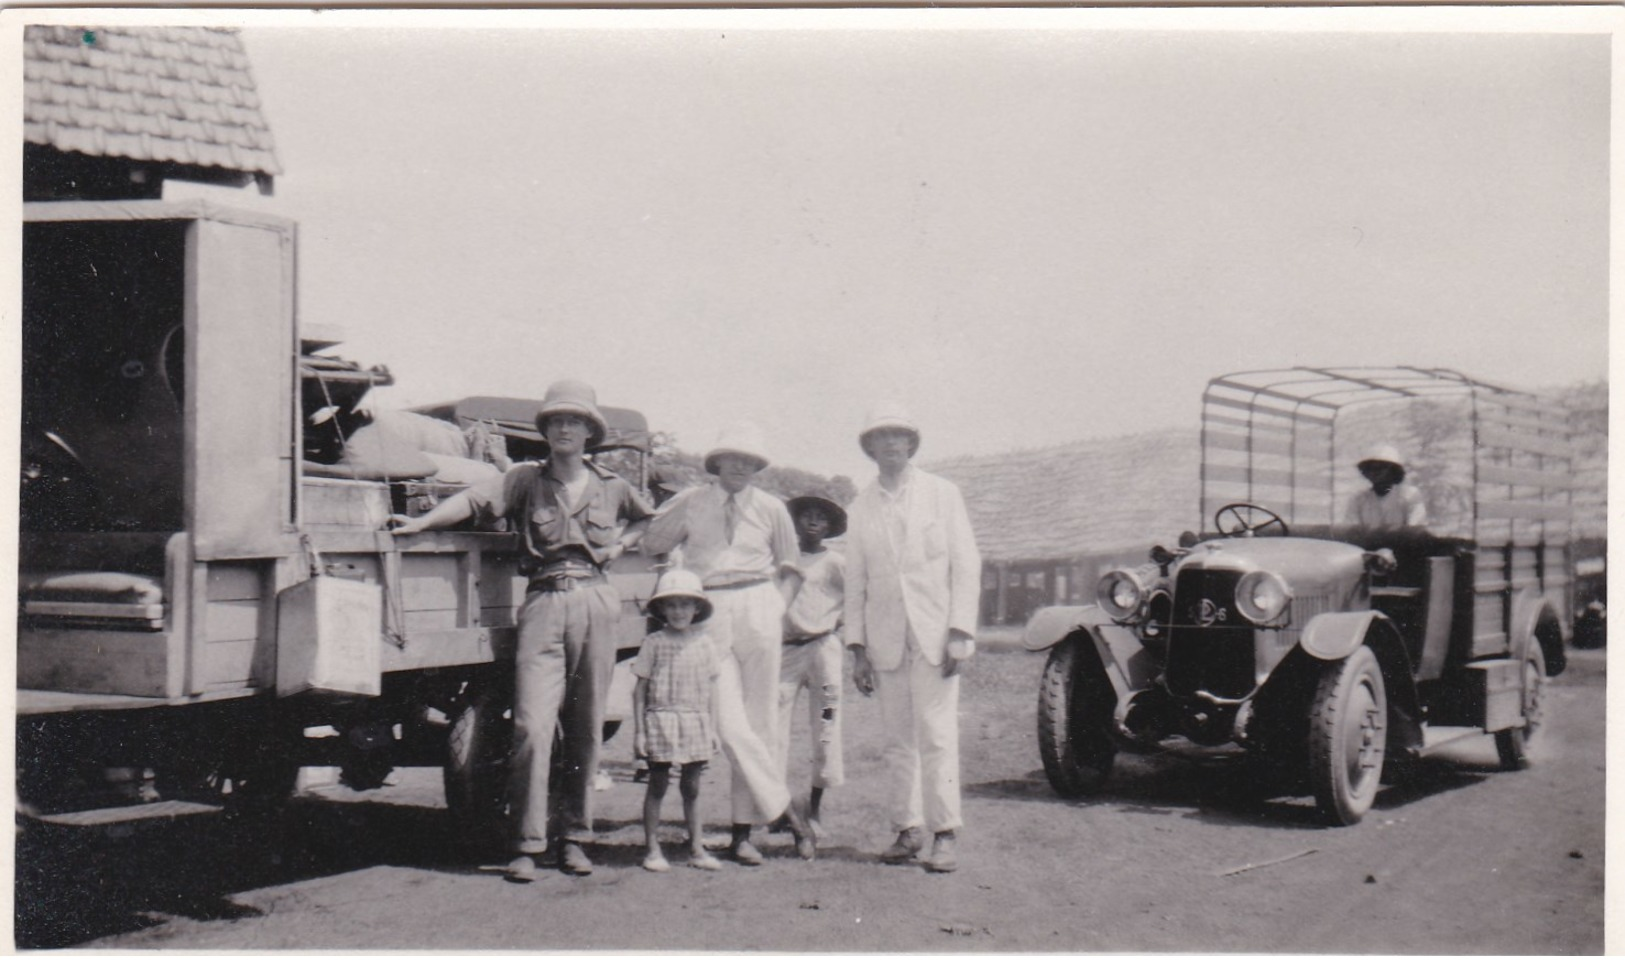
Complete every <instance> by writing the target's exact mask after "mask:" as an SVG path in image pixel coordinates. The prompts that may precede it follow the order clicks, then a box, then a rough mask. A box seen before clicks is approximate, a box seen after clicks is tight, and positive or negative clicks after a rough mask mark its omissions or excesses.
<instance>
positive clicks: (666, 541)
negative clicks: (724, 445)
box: [642, 483, 801, 588]
mask: <svg viewBox="0 0 1625 960" xmlns="http://www.w3.org/2000/svg"><path fill="white" fill-rule="evenodd" d="M734 498H735V499H734V503H735V506H736V507H737V510H738V512H737V514H736V515H735V517H736V522H735V527H734V538H733V542H731V543H730V542H729V541H728V536H727V532H726V531H727V521H726V519H725V518H724V509H725V505H726V504H727V502H728V492H727V491H726V490H724V489H722V485H721V484H717V483H712V484H708V485H707V486H703V487H691V488H689V489H687V490H684V491H683V492H682V493H679V494H678V495H677V496H675V497H673V498H672V499H671V501H670V502H669V503H667V504H666V505H665V506H664V507H662V508H661V509H660V512H659V513H658V514H656V515H655V518H654V520H653V521H652V522H651V523H650V524H649V532H648V533H645V534H644V535H643V540H642V548H643V552H644V553H647V554H651V555H654V554H661V553H668V552H670V551H671V550H672V549H673V548H674V547H677V546H681V547H682V548H683V565H684V566H685V567H687V568H688V569H690V570H692V571H694V572H695V573H697V574H699V577H700V580H701V581H703V582H704V584H705V586H706V587H708V588H709V587H717V586H725V585H727V584H730V583H739V582H742V581H749V580H763V579H768V578H771V577H775V576H777V575H778V574H779V572H780V571H781V570H784V569H785V568H787V567H793V566H794V565H795V561H796V558H797V557H799V556H800V555H801V546H800V543H799V542H798V541H797V540H796V526H795V524H794V523H793V522H792V521H791V520H790V509H789V508H788V507H786V506H785V505H784V501H783V500H780V499H779V498H778V497H775V496H773V495H772V494H771V493H768V492H766V491H764V490H760V489H758V488H757V487H755V486H747V487H746V488H745V489H743V490H741V491H739V492H738V493H737V494H734Z"/></svg>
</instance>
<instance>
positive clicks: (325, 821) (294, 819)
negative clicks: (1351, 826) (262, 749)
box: [15, 798, 479, 949]
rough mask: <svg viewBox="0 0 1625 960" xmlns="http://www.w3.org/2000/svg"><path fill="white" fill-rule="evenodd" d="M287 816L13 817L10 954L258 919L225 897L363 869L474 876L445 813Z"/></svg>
mask: <svg viewBox="0 0 1625 960" xmlns="http://www.w3.org/2000/svg"><path fill="white" fill-rule="evenodd" d="M285 817H286V819H285V820H283V821H281V822H279V823H267V822H265V821H260V822H258V823H255V822H252V821H243V820H238V819H234V818H229V817H227V816H226V815H225V814H223V813H219V812H214V813H199V814H192V815H188V816H178V817H165V818H152V819H147V820H133V821H123V822H119V823H113V824H101V825H95V826H80V825H71V826H70V825H64V824H58V823H49V822H45V821H41V820H35V819H31V818H26V817H19V818H18V830H17V845H16V913H15V937H16V946H17V947H18V948H19V949H49V948H59V947H71V946H74V945H75V944H80V943H84V942H86V941H88V940H94V939H97V938H100V937H106V936H111V935H114V934H118V933H126V932H130V931H134V930H140V929H143V928H146V927H151V926H155V925H157V924H160V923H162V922H163V918H162V917H161V916H158V915H159V914H169V915H179V916H185V917H191V918H194V919H198V920H229V919H236V918H240V917H244V916H255V915H257V913H258V911H256V910H255V909H253V908H252V907H246V906H243V905H241V904H238V903H235V902H233V901H232V899H231V897H232V895H233V894H236V893H240V892H243V891H246V890H252V889H256V888H259V887H265V886H271V885H276V884H284V883H290V882H294V881H298V880H305V879H310V878H314V877H321V876H330V875H333V874H338V873H344V872H348V871H352V870H357V869H361V868H365V867H371V866H380V865H393V866H412V867H419V868H425V869H433V870H443V871H447V872H454V873H472V872H475V871H477V870H478V869H479V865H478V864H477V863H476V862H475V858H473V857H471V856H470V854H469V851H468V849H467V848H466V847H465V846H462V845H459V844H457V843H454V842H453V839H452V837H451V833H450V828H449V823H448V821H447V817H446V815H445V811H443V810H435V809H425V808H422V807H407V806H397V805H393V804H384V803H369V802H360V803H325V802H322V801H320V800H318V799H314V798H310V799H300V800H296V801H294V802H293V803H292V804H291V805H290V806H289V808H288V810H287V811H286V814H285Z"/></svg>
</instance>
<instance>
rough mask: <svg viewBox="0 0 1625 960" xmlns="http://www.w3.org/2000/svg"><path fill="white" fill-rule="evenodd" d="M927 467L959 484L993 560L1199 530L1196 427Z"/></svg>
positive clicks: (1092, 549)
mask: <svg viewBox="0 0 1625 960" xmlns="http://www.w3.org/2000/svg"><path fill="white" fill-rule="evenodd" d="M925 469H927V470H929V471H931V472H932V473H936V474H939V475H941V476H944V477H947V478H948V479H950V480H952V481H953V482H954V483H956V484H958V485H959V489H960V491H961V492H962V493H963V494H964V496H965V506H966V509H967V510H968V511H969V512H970V518H971V526H972V527H973V528H974V529H975V531H976V544H977V546H978V547H979V548H980V549H981V551H982V558H983V559H984V560H986V561H990V562H997V561H1012V560H1052V559H1053V560H1058V559H1064V558H1069V557H1077V556H1085V555H1091V554H1100V553H1114V552H1119V551H1122V550H1128V549H1149V548H1150V546H1151V544H1153V543H1164V544H1172V543H1173V542H1174V541H1175V540H1177V539H1178V537H1179V533H1180V531H1182V530H1189V529H1195V528H1196V527H1198V526H1199V525H1200V522H1199V521H1200V518H1199V517H1198V516H1197V493H1198V487H1199V480H1200V469H1201V448H1200V438H1199V436H1198V434H1197V432H1196V431H1195V430H1167V431H1160V432H1155V433H1141V434H1134V435H1132V436H1126V437H1112V438H1110V439H1104V440H1080V441H1077V442H1075V443H1069V444H1065V445H1062V446H1057V447H1048V448H1045V449H1041V450H1027V451H1018V452H1015V453H1008V454H1000V455H997V456H987V457H961V458H958V459H954V460H945V461H939V462H937V463H935V464H930V465H926V467H925Z"/></svg>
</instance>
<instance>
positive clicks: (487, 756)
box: [441, 686, 513, 849]
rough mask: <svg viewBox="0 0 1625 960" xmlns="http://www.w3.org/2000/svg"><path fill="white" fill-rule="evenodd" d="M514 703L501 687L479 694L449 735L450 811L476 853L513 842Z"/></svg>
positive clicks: (444, 773)
mask: <svg viewBox="0 0 1625 960" xmlns="http://www.w3.org/2000/svg"><path fill="white" fill-rule="evenodd" d="M509 699H510V698H509V696H508V695H507V694H506V693H505V692H500V691H498V690H497V689H496V688H495V687H490V686H488V687H484V688H482V689H480V690H477V691H475V692H474V693H473V695H472V696H470V697H469V698H468V700H467V701H466V702H465V703H464V705H463V708H462V709H461V710H459V711H458V712H457V713H456V715H455V716H453V717H452V720H451V725H450V726H449V728H448V729H447V731H446V760H445V763H444V765H443V766H442V768H441V780H442V782H443V784H444V786H445V792H446V811H447V813H448V814H449V815H450V817H451V822H452V829H453V831H454V832H455V833H456V834H458V835H459V836H460V837H461V838H462V839H463V840H464V841H465V842H467V843H468V844H469V845H470V846H471V847H472V848H474V849H484V848H493V849H494V848H497V847H500V845H501V844H502V843H503V841H504V840H505V839H506V837H507V832H508V831H507V827H508V753H509V750H510V748H511V746H512V744H513V720H512V718H511V717H509V716H505V714H506V713H507V712H508V710H509V707H510V703H509Z"/></svg>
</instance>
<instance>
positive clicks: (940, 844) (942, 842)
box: [925, 830, 959, 873]
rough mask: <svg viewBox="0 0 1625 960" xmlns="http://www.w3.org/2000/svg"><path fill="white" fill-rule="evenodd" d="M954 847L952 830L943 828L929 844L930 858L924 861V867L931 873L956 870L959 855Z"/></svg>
mask: <svg viewBox="0 0 1625 960" xmlns="http://www.w3.org/2000/svg"><path fill="white" fill-rule="evenodd" d="M954 847H955V839H954V832H953V831H952V830H944V831H942V832H941V833H939V834H937V837H936V840H935V841H934V842H933V843H932V844H931V858H930V859H929V860H927V861H925V869H927V870H929V871H931V872H932V873H953V872H954V871H955V870H958V869H959V856H958V854H957V853H956V852H955V850H954Z"/></svg>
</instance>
